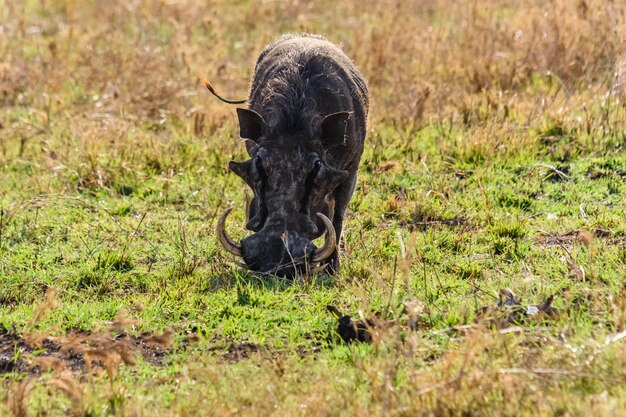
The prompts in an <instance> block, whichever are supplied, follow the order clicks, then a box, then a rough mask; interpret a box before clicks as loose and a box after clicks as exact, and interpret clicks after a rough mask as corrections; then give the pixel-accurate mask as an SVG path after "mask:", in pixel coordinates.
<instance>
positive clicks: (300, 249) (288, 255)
mask: <svg viewBox="0 0 626 417" xmlns="http://www.w3.org/2000/svg"><path fill="white" fill-rule="evenodd" d="M231 210H232V209H227V210H226V211H224V213H223V214H222V215H221V216H220V218H219V220H218V222H217V228H216V233H217V236H218V240H219V242H220V243H221V244H222V246H224V248H225V249H226V250H228V251H229V252H230V253H232V254H233V255H236V256H241V257H242V258H243V260H244V262H245V264H246V266H247V267H248V268H250V269H252V270H253V271H256V272H261V273H269V274H273V275H278V276H283V277H293V276H294V275H296V274H298V273H311V272H317V269H318V268H316V265H317V264H318V263H320V262H323V261H324V260H326V259H327V258H328V257H329V256H330V255H331V254H332V253H333V251H334V250H335V247H336V246H337V240H336V235H335V229H334V227H333V224H332V222H331V221H330V219H328V217H326V216H324V215H323V214H321V213H317V216H318V217H320V218H321V219H322V221H323V222H324V225H325V226H326V230H327V234H326V241H325V242H324V245H323V246H322V247H321V248H319V249H318V248H317V247H316V246H315V244H314V243H313V242H312V241H311V240H309V239H308V238H306V237H304V236H301V235H300V234H299V233H297V232H288V231H283V232H282V233H281V232H276V231H273V230H261V231H259V232H258V233H255V234H253V235H251V236H248V237H246V238H244V239H243V240H242V241H241V243H240V244H239V243H236V242H235V241H233V240H232V238H231V237H230V236H228V234H227V233H226V218H227V217H228V214H229V213H230V211H231Z"/></svg>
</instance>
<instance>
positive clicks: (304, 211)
mask: <svg viewBox="0 0 626 417" xmlns="http://www.w3.org/2000/svg"><path fill="white" fill-rule="evenodd" d="M205 84H206V86H207V87H208V88H209V90H211V92H212V93H213V94H215V95H216V96H218V97H219V95H217V93H215V91H214V90H213V89H212V87H211V86H210V84H209V83H208V82H205ZM219 98H220V99H222V98H221V97H219ZM222 100H223V101H226V102H231V103H237V102H236V101H232V100H226V99H222ZM239 102H245V101H239ZM247 103H248V108H247V109H245V108H238V109H237V114H238V116H239V128H240V135H241V137H242V138H243V139H244V141H245V145H246V149H247V151H248V154H249V155H250V158H251V159H250V160H248V161H245V162H235V161H231V162H230V164H229V168H230V170H231V171H233V172H234V173H235V174H237V175H238V176H239V177H241V178H242V179H243V180H244V181H245V182H246V184H248V185H249V186H250V188H252V190H253V192H254V197H253V199H252V201H251V203H250V207H249V210H248V216H247V217H248V218H247V223H246V228H247V229H249V230H251V231H253V232H254V234H252V235H251V236H248V237H246V238H245V239H243V240H242V241H241V243H236V242H234V241H233V240H232V239H231V238H230V237H229V236H228V235H227V234H226V231H225V222H226V217H227V216H228V213H229V212H230V209H228V210H226V211H225V212H224V213H223V214H222V216H221V217H220V219H219V221H218V224H217V230H216V232H217V236H218V238H219V241H220V243H221V244H222V245H223V246H224V248H225V249H226V250H228V251H229V252H231V253H232V254H234V255H237V256H241V257H242V258H243V260H244V262H245V264H246V266H247V267H248V268H250V269H252V270H254V271H257V272H265V273H271V274H276V275H279V276H288V277H290V276H293V275H294V274H296V273H302V272H309V273H311V272H312V271H318V270H320V269H321V268H323V267H325V268H326V269H327V271H328V272H330V273H334V272H335V271H337V269H338V267H339V256H338V247H337V245H338V242H339V238H340V236H341V229H342V224H343V218H344V215H345V211H346V207H347V206H348V201H349V200H350V197H351V196H352V193H353V192H354V187H355V183H356V173H357V168H358V166H359V161H360V159H361V154H362V153H363V143H364V140H365V133H366V121H367V112H368V107H369V102H368V92H367V86H366V84H365V81H364V79H363V77H362V76H361V74H360V73H359V71H358V70H357V69H356V67H355V66H354V64H353V63H352V61H350V59H349V58H348V57H347V56H346V55H345V54H344V53H343V52H342V51H341V50H340V49H339V48H338V47H337V46H335V45H333V44H332V43H330V42H329V41H327V40H326V39H324V38H323V37H320V36H313V35H284V36H282V37H280V38H279V39H278V40H277V41H275V42H273V43H271V44H270V45H269V46H267V47H266V48H265V50H264V51H263V52H262V53H261V56H260V57H259V59H258V60H257V63H256V66H255V70H254V77H253V79H252V84H251V87H250V95H249V98H248V100H247ZM325 230H327V231H328V233H327V236H326V240H325V243H324V245H323V246H322V247H321V248H319V249H318V248H317V247H316V246H315V245H314V244H313V242H312V240H313V239H315V238H317V237H320V236H321V235H322V234H323V233H324V231H325ZM319 264H321V265H320V266H317V265H319Z"/></svg>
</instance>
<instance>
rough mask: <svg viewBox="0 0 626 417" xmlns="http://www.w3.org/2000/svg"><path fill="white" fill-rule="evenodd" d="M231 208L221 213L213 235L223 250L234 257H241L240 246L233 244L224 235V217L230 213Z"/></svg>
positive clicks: (226, 235) (228, 237) (225, 234)
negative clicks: (215, 235)
mask: <svg viewBox="0 0 626 417" xmlns="http://www.w3.org/2000/svg"><path fill="white" fill-rule="evenodd" d="M231 210H232V208H228V209H226V210H225V211H224V213H222V215H221V216H220V218H219V220H218V221H217V226H216V227H215V234H217V240H219V241H220V243H221V244H222V246H223V247H224V249H226V250H227V251H228V252H230V253H232V254H233V255H236V256H241V245H240V244H238V243H235V242H234V241H233V240H232V239H231V238H230V236H228V234H227V233H226V217H228V214H229V213H230V212H231Z"/></svg>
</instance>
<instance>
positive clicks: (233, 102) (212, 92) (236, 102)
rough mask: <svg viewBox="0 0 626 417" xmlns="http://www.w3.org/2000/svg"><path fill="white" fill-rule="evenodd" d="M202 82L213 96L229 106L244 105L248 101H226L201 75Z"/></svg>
mask: <svg viewBox="0 0 626 417" xmlns="http://www.w3.org/2000/svg"><path fill="white" fill-rule="evenodd" d="M200 81H202V84H204V86H205V87H206V88H207V90H209V91H210V92H211V94H213V95H214V96H215V97H217V98H219V99H220V100H222V101H223V102H224V103H228V104H244V103H245V102H246V100H229V99H226V98H224V97H222V96H220V95H219V94H217V92H216V91H215V89H214V88H213V86H212V85H211V83H210V82H209V80H207V79H206V78H204V77H203V76H202V75H200Z"/></svg>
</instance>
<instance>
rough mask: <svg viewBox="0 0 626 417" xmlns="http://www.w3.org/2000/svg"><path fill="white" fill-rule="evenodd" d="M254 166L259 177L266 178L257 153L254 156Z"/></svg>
mask: <svg viewBox="0 0 626 417" xmlns="http://www.w3.org/2000/svg"><path fill="white" fill-rule="evenodd" d="M254 166H255V167H256V170H257V172H258V173H259V176H260V177H261V179H262V180H265V179H266V178H267V174H266V173H265V170H264V169H263V160H262V159H261V157H260V156H258V155H257V156H255V157H254Z"/></svg>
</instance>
